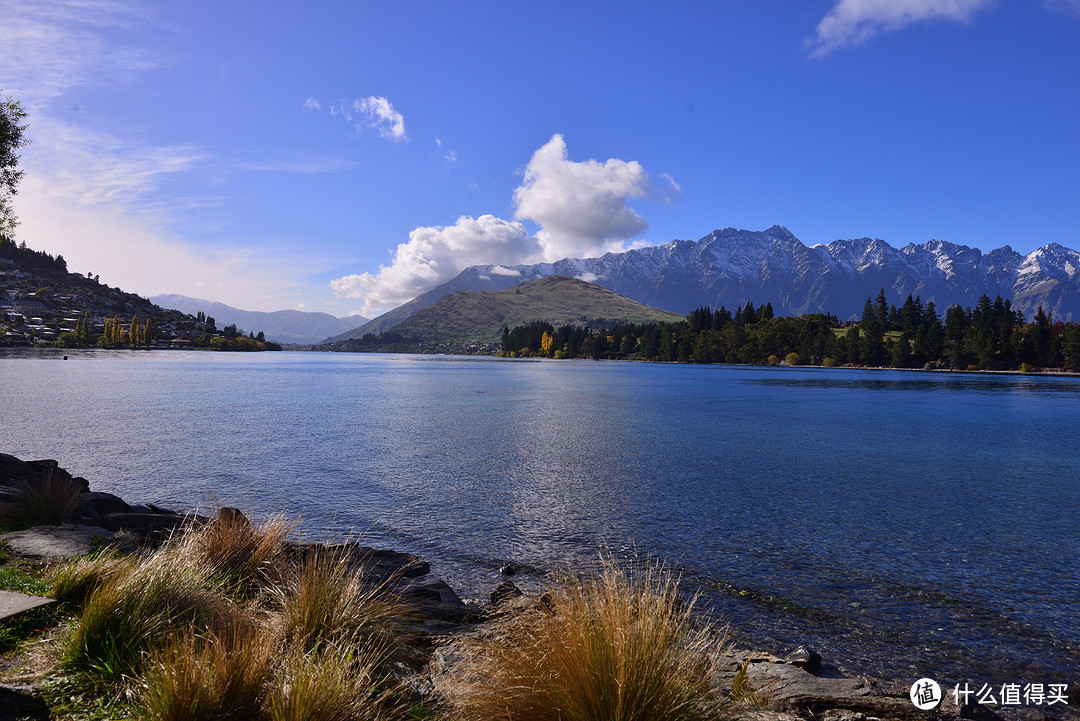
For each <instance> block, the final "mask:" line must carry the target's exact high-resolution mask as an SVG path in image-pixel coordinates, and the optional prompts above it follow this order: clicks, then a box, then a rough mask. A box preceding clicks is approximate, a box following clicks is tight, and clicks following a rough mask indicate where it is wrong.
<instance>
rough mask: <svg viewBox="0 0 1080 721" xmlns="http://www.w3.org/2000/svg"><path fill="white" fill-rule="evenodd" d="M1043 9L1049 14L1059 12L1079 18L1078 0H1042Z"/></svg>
mask: <svg viewBox="0 0 1080 721" xmlns="http://www.w3.org/2000/svg"><path fill="white" fill-rule="evenodd" d="M1043 7H1044V8H1046V9H1047V10H1049V11H1051V12H1061V13H1066V14H1068V15H1075V16H1076V17H1078V18H1080V0H1043Z"/></svg>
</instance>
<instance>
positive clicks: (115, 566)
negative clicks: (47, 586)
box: [48, 548, 138, 609]
mask: <svg viewBox="0 0 1080 721" xmlns="http://www.w3.org/2000/svg"><path fill="white" fill-rule="evenodd" d="M137 563H138V559H137V558H135V557H133V556H124V555H123V554H121V553H120V552H119V551H117V550H116V549H113V548H106V549H104V550H102V551H101V552H100V553H96V554H94V555H92V556H83V557H82V558H76V559H74V560H71V561H68V562H66V563H63V564H61V565H59V566H56V567H54V568H53V569H52V570H50V571H49V575H48V580H49V582H50V583H51V584H52V590H51V594H52V597H53V598H55V599H56V600H58V601H60V602H62V603H70V604H72V605H73V606H74V607H75V608H77V609H81V608H82V607H83V605H84V604H85V603H86V600H87V599H88V598H89V597H90V596H91V595H92V594H93V593H94V591H96V590H97V589H98V588H99V587H100V586H101V585H102V584H103V583H105V582H106V581H109V580H112V579H114V578H117V577H119V576H123V575H126V574H127V573H129V572H130V571H131V570H132V569H134V567H135V566H136V564H137Z"/></svg>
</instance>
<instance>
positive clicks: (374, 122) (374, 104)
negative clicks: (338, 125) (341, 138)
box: [330, 95, 409, 143]
mask: <svg viewBox="0 0 1080 721" xmlns="http://www.w3.org/2000/svg"><path fill="white" fill-rule="evenodd" d="M330 114H331V115H333V116H335V117H336V116H339V115H340V116H341V117H343V118H344V119H345V121H346V122H348V123H350V124H352V126H353V129H354V130H355V131H356V132H357V133H362V132H364V131H365V130H368V129H371V130H375V131H377V132H378V133H379V137H381V138H385V139H386V140H392V141H393V142H395V143H396V142H399V141H402V140H408V139H409V135H408V133H406V132H405V116H404V115H402V114H401V113H399V112H398V111H396V110H394V106H393V105H392V104H391V103H390V101H389V100H387V99H386V98H383V97H376V96H374V95H372V96H370V97H366V98H358V99H356V100H353V101H352V102H351V103H338V104H337V105H333V106H331V107H330Z"/></svg>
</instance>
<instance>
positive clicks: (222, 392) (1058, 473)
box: [0, 351, 1080, 687]
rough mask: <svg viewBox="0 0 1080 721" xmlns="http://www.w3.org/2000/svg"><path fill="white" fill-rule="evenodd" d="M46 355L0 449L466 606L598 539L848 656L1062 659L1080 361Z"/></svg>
mask: <svg viewBox="0 0 1080 721" xmlns="http://www.w3.org/2000/svg"><path fill="white" fill-rule="evenodd" d="M68 355H69V357H70V360H68V361H66V362H64V361H61V360H60V356H59V355H58V354H51V353H46V354H41V355H36V356H33V357H31V356H28V355H26V354H15V353H8V354H6V355H3V356H0V373H2V379H3V380H2V386H0V452H7V453H12V454H14V455H17V456H20V457H22V458H43V457H48V458H55V459H57V460H59V461H60V463H61V465H63V466H65V467H66V468H68V469H69V470H70V471H72V472H73V473H75V474H77V475H83V476H85V477H86V478H88V479H90V481H91V484H92V486H93V487H94V488H95V489H96V490H107V491H111V492H114V493H117V494H119V495H121V496H123V497H124V498H126V499H128V500H130V501H150V502H154V503H159V504H161V505H171V506H173V507H177V508H192V507H196V506H202V507H208V506H211V505H213V504H215V503H224V504H228V505H238V506H241V507H243V508H246V509H249V510H251V511H252V512H253V513H256V514H258V513H265V512H272V511H278V510H287V511H289V512H292V513H296V514H300V515H301V516H302V517H303V525H302V527H301V530H302V531H303V532H304V533H306V534H308V535H310V536H315V537H320V538H327V537H340V536H343V535H345V534H347V533H350V532H355V533H358V534H360V535H361V537H362V538H363V539H365V541H367V542H369V543H371V544H374V545H383V546H388V547H393V548H396V549H398V550H403V551H412V552H415V553H418V554H419V555H421V556H423V557H425V558H427V559H428V560H430V561H431V562H432V564H433V566H434V570H435V572H436V573H437V574H439V575H441V576H443V577H444V578H446V579H447V580H448V581H449V582H450V583H451V585H453V586H455V587H456V588H458V589H459V590H460V591H461V593H462V595H464V596H474V597H481V596H486V594H487V593H488V592H489V591H490V590H491V588H493V587H494V585H495V584H496V583H497V582H498V581H499V580H500V579H499V575H498V570H497V569H498V567H499V565H501V564H502V563H504V562H507V561H511V562H513V563H515V564H518V565H520V566H522V567H524V568H526V569H530V570H535V572H536V573H542V572H543V571H545V570H548V569H552V568H558V567H560V566H561V565H562V564H570V565H573V566H577V567H582V566H588V565H590V564H592V563H594V562H595V560H596V558H597V549H599V548H607V549H610V550H611V552H613V553H615V554H617V555H620V556H629V555H634V554H636V555H639V556H643V557H651V558H658V559H661V560H664V561H666V562H667V563H669V564H670V565H671V566H672V567H674V568H676V569H678V570H679V571H680V572H681V573H682V575H683V577H684V579H685V580H686V582H687V584H688V585H689V586H691V587H693V588H698V589H700V590H701V591H702V593H703V597H702V599H703V603H704V604H706V605H708V606H709V607H711V608H712V609H714V610H715V611H716V612H717V613H718V614H719V615H720V616H721V617H722V618H723V619H726V620H728V621H730V623H731V624H732V626H733V627H734V628H735V629H736V631H737V634H738V635H739V636H740V637H741V639H742V640H745V641H746V642H748V643H752V644H755V645H757V646H760V647H764V648H767V649H770V650H773V651H776V652H783V651H786V650H790V648H792V647H793V646H794V645H796V644H798V643H807V644H809V645H811V646H812V647H814V648H815V649H817V650H819V651H821V652H822V654H823V655H824V656H825V658H826V660H827V661H831V662H833V663H836V664H838V665H839V666H841V667H842V668H843V669H845V670H846V671H848V672H852V673H862V674H867V675H873V676H881V677H884V678H887V679H894V680H907V682H908V683H910V682H911V681H912V680H914V679H915V678H918V677H920V676H926V675H931V676H934V677H936V678H937V679H938V680H939V681H940V682H943V685H944V683H945V682H948V684H949V687H951V685H952V683H954V682H958V681H962V680H965V679H970V680H975V681H987V682H992V681H999V682H1000V681H1023V680H1026V681H1030V682H1033V683H1039V682H1043V683H1049V682H1053V681H1059V682H1061V681H1066V682H1070V683H1072V682H1074V681H1075V680H1076V679H1077V678H1078V677H1080V673H1078V672H1080V626H1078V624H1077V622H1076V619H1077V618H1080V450H1078V444H1077V429H1078V428H1080V379H1076V378H1041V377H1039V378H1031V377H1021V376H981V375H969V374H930V373H912V372H899V371H897V372H888V371H860V370H821V369H796V368H743V367H730V366H687V365H666V364H664V365H661V364H644V363H617V362H590V361H510V360H501V359H487V358H454V357H433V356H391V355H344V354H341V355H339V354H312V353H262V354H251V355H244V354H216V353H196V352H186V353H185V352H153V353H145V352H144V353H125V352H116V353H113V352H81V353H80V352H72V351H68ZM524 582H525V583H526V584H528V583H529V576H528V575H527V574H526V576H525V580H524Z"/></svg>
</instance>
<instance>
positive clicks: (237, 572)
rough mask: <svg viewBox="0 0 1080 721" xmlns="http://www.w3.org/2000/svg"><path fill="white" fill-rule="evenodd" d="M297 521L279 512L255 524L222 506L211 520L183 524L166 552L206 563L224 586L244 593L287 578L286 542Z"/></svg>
mask: <svg viewBox="0 0 1080 721" xmlns="http://www.w3.org/2000/svg"><path fill="white" fill-rule="evenodd" d="M296 524H297V522H296V521H295V520H291V519H287V518H285V517H284V516H274V517H271V518H270V519H268V520H266V521H265V522H263V523H261V524H257V525H256V524H253V523H251V522H250V521H248V519H247V518H245V517H244V516H243V515H241V514H240V513H236V512H234V511H232V509H222V510H221V511H220V512H219V514H218V517H217V518H216V519H214V520H213V521H211V522H210V523H205V524H202V525H200V526H187V527H184V528H182V529H181V530H180V531H179V532H178V533H176V534H174V536H173V537H172V538H170V539H169V542H168V543H167V544H166V545H165V547H164V548H163V549H162V551H163V552H164V553H166V554H171V555H174V556H176V557H177V558H178V559H180V560H181V562H183V563H185V564H191V565H199V566H202V567H204V568H205V569H206V570H207V573H209V574H210V575H211V576H213V577H214V579H215V581H216V582H217V584H218V585H219V586H221V587H223V588H227V589H232V590H234V591H236V592H239V593H241V594H244V593H248V592H251V591H252V590H254V589H258V588H262V587H267V586H270V585H273V584H277V583H279V582H280V581H281V580H282V578H283V577H284V575H285V573H286V568H287V566H288V561H289V559H288V554H287V552H286V547H285V541H286V540H287V539H288V537H289V534H290V533H292V531H293V530H294V529H295V528H296Z"/></svg>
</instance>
